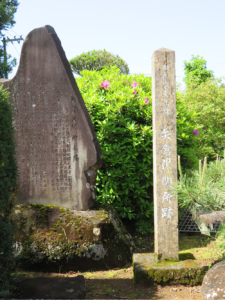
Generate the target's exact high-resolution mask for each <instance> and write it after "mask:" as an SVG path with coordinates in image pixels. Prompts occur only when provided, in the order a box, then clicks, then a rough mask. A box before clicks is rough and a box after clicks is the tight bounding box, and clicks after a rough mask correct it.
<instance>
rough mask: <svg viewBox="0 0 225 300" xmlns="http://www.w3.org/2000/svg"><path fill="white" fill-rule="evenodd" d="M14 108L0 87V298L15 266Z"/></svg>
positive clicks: (15, 177) (6, 287)
mask: <svg viewBox="0 0 225 300" xmlns="http://www.w3.org/2000/svg"><path fill="white" fill-rule="evenodd" d="M13 134H14V130H13V126H12V109H11V106H10V104H9V102H8V94H7V93H6V92H5V91H4V90H3V89H2V86H1V87H0V228H1V238H0V296H1V297H5V296H7V295H8V294H9V291H10V289H11V288H12V286H11V283H10V282H11V273H12V271H13V269H14V267H15V257H14V254H13V253H14V251H13V242H14V240H13V236H14V233H15V231H14V230H15V226H14V223H13V221H12V220H11V218H10V215H11V212H12V208H13V204H14V200H15V192H16V187H17V176H18V168H17V163H16V158H15V154H16V153H15V143H14V141H13Z"/></svg>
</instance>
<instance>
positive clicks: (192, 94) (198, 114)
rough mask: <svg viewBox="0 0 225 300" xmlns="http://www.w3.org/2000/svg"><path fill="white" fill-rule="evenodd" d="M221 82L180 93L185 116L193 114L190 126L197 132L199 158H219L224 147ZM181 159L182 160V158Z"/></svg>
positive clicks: (224, 109) (224, 101) (224, 108)
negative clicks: (217, 156)
mask: <svg viewBox="0 0 225 300" xmlns="http://www.w3.org/2000/svg"><path fill="white" fill-rule="evenodd" d="M220 82H221V81H220V80H217V79H208V80H207V81H206V82H203V83H202V84H201V85H199V86H197V87H196V88H195V89H192V88H187V89H186V90H185V91H183V92H180V93H179V99H180V101H181V102H182V103H184V110H185V113H189V114H190V115H192V117H191V118H192V119H191V124H192V125H193V126H195V129H197V130H198V131H199V137H196V143H197V145H198V148H199V149H198V151H197V155H198V158H199V159H203V158H204V156H207V157H208V158H209V160H212V159H213V156H215V154H219V155H220V156H221V155H222V151H223V149H224V148H225V113H224V112H225V87H224V86H223V85H220ZM182 160H183V158H182Z"/></svg>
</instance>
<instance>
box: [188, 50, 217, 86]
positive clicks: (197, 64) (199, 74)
mask: <svg viewBox="0 0 225 300" xmlns="http://www.w3.org/2000/svg"><path fill="white" fill-rule="evenodd" d="M184 73H185V78H184V82H185V83H186V84H187V86H191V87H197V86H198V85H200V84H201V83H203V82H206V81H207V79H208V78H213V71H210V70H207V67H206V60H205V59H203V57H200V56H199V55H197V56H194V55H192V58H191V60H190V62H187V61H186V60H185V61H184Z"/></svg>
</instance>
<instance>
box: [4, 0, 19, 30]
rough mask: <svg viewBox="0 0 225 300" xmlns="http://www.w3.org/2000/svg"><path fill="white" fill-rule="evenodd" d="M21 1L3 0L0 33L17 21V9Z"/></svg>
mask: <svg viewBox="0 0 225 300" xmlns="http://www.w3.org/2000/svg"><path fill="white" fill-rule="evenodd" d="M18 5H19V3H18V1H17V0H1V3H0V35H2V31H3V30H7V29H8V28H10V27H12V26H13V25H14V24H15V23H16V22H15V20H14V14H15V13H16V11H17V7H18Z"/></svg>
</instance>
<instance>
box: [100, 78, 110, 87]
mask: <svg viewBox="0 0 225 300" xmlns="http://www.w3.org/2000/svg"><path fill="white" fill-rule="evenodd" d="M100 86H101V87H103V88H105V89H107V87H108V86H110V83H109V81H108V80H106V81H102V83H101V84H100Z"/></svg>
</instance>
